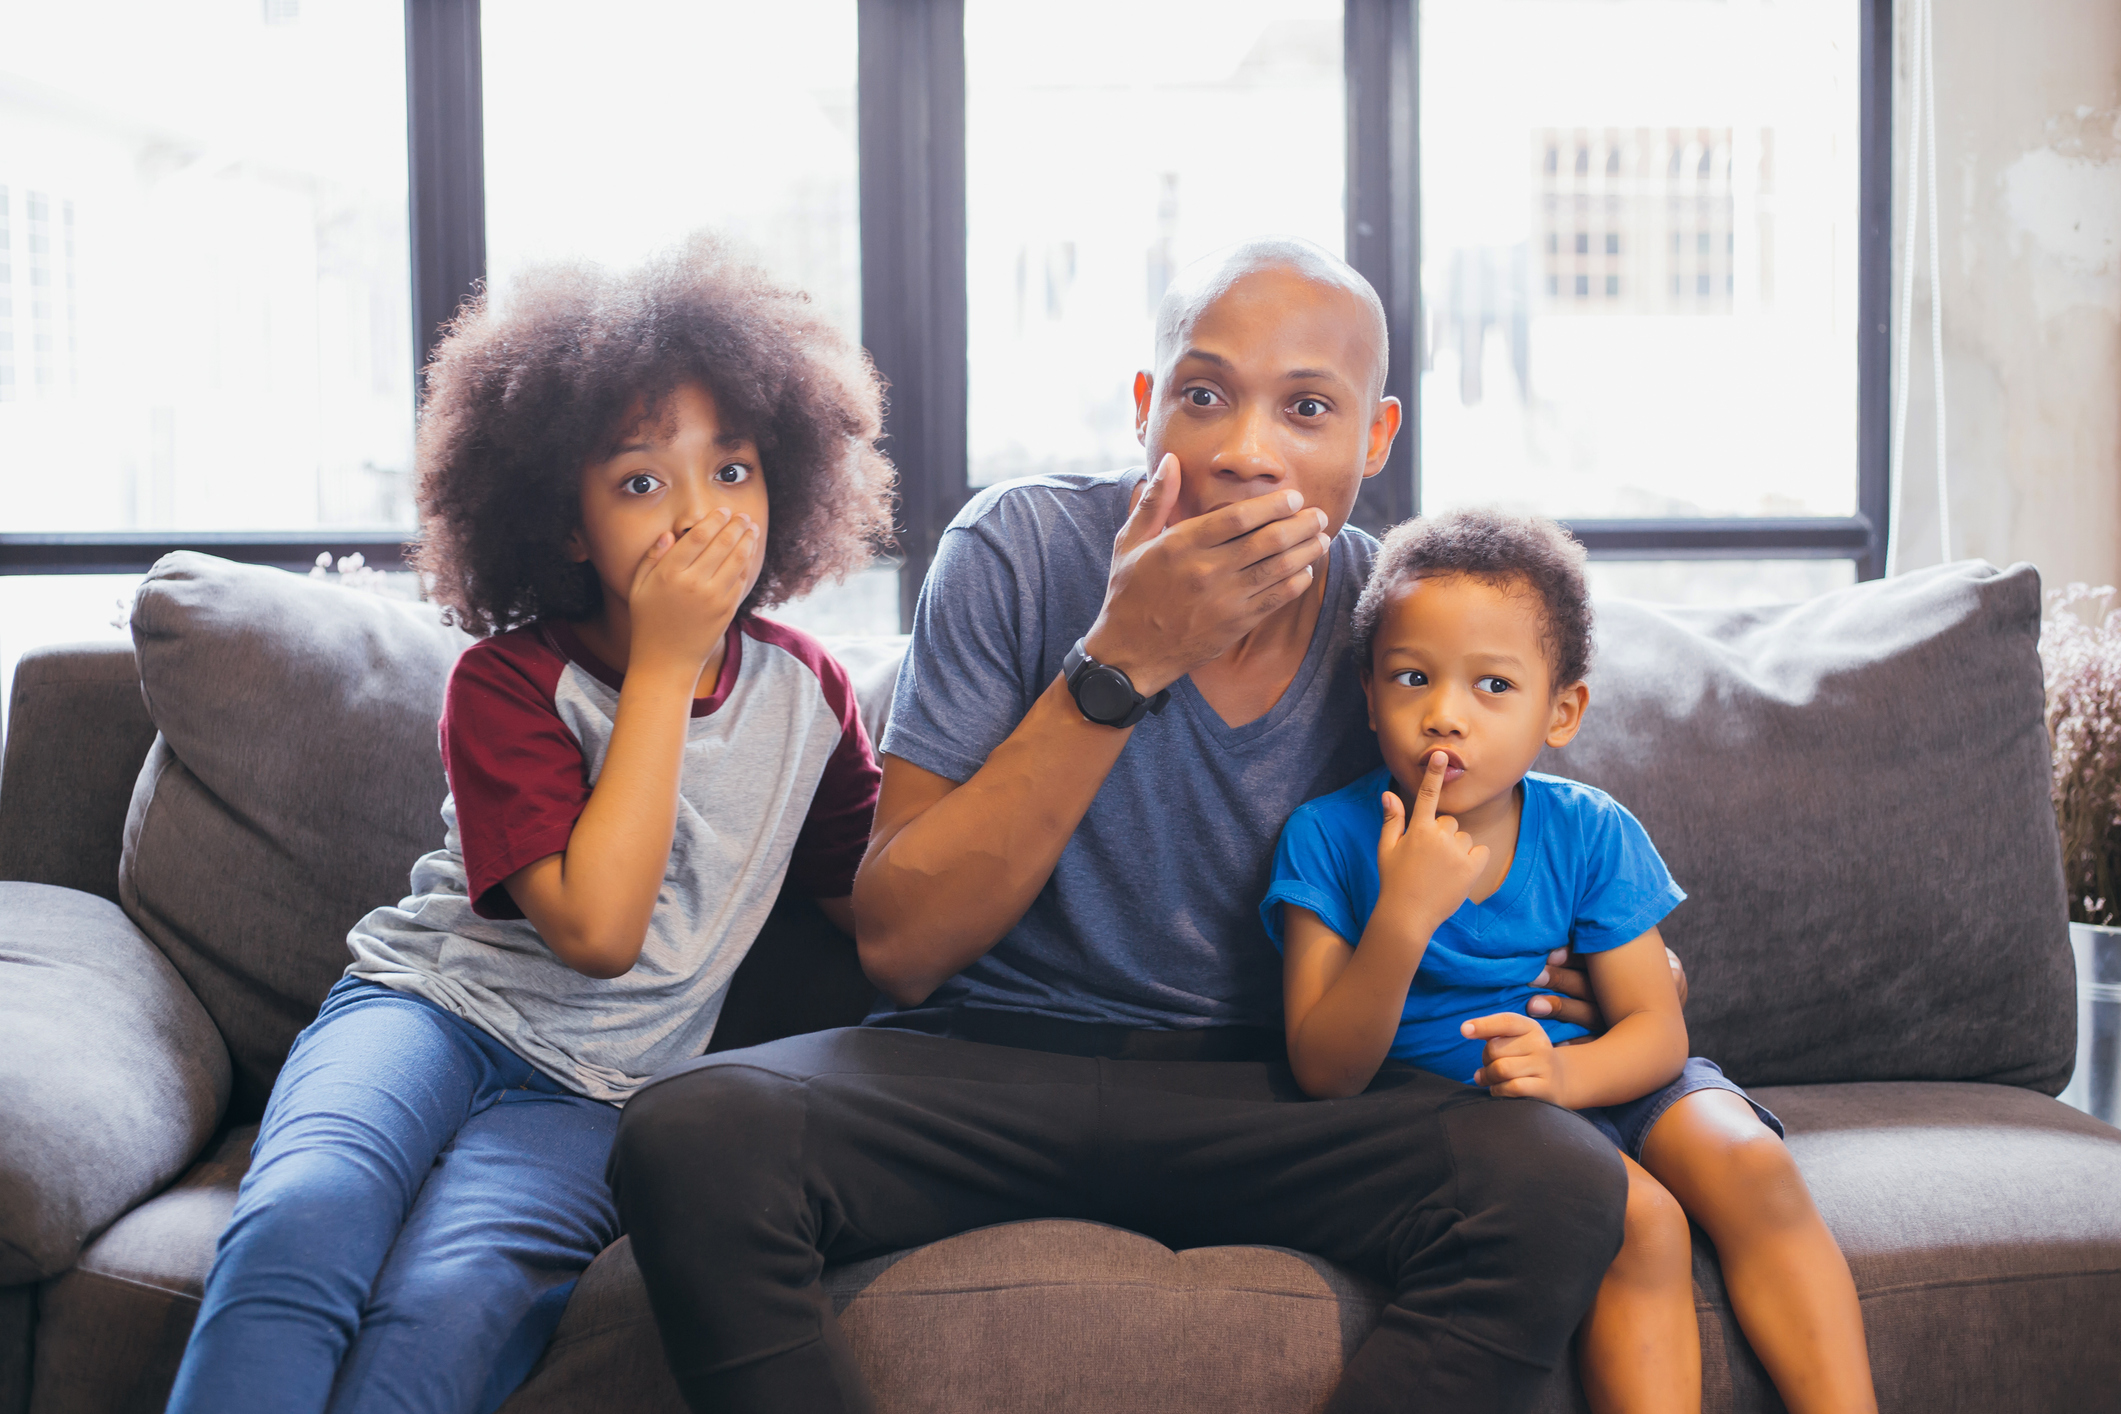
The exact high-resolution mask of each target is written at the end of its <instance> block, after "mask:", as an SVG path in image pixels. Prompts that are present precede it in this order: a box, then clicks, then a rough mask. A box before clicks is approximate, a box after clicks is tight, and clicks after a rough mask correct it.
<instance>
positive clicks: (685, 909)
mask: <svg viewBox="0 0 2121 1414" xmlns="http://www.w3.org/2000/svg"><path fill="white" fill-rule="evenodd" d="M620 682H621V677H620V674H618V673H617V672H615V671H613V670H612V669H611V668H610V667H609V666H608V665H606V664H604V663H603V662H601V661H599V660H598V659H597V657H596V656H595V655H594V654H592V653H591V652H589V651H588V649H587V648H586V647H585V646H584V645H583V643H582V641H581V639H580V638H579V636H578V635H576V634H575V632H574V631H573V630H572V629H571V628H570V627H569V626H568V625H567V624H565V623H563V622H557V621H555V622H547V623H541V624H535V625H532V626H531V627H529V628H523V629H517V630H515V631H513V632H510V633H504V634H499V635H497V636H495V637H493V638H489V639H486V640H484V641H482V642H479V643H477V644H474V645H473V646H472V647H470V648H469V649H467V650H465V652H464V655H463V656H462V657H461V658H459V659H458V660H457V665H456V668H455V670H454V671H453V672H452V673H451V674H450V679H449V691H448V696H447V699H446V701H445V704H444V706H443V710H442V725H441V737H442V763H443V766H444V767H445V768H446V770H447V771H448V774H449V789H450V794H449V798H448V799H447V800H445V801H444V802H443V803H442V821H443V824H444V825H445V827H446V829H447V833H446V835H445V837H444V840H443V844H442V848H440V849H438V850H436V851H435V852H434V853H432V854H429V855H426V856H425V857H423V858H422V859H421V860H420V861H419V862H418V863H417V864H415V865H414V866H413V870H412V895H411V897H409V898H407V899H405V900H404V901H403V902H401V903H399V904H398V905H397V906H396V907H395V908H379V909H377V910H375V911H374V912H373V913H371V914H369V915H368V916H367V917H366V918H364V919H362V920H361V921H360V922H359V923H357V924H356V925H354V929H353V931H352V933H351V934H349V935H348V938H347V944H348V946H349V947H350V948H351V949H352V951H353V955H354V961H353V965H352V966H351V967H349V968H348V969H347V973H348V975H349V976H354V977H363V978H367V979H369V980H371V981H374V982H380V983H382V984H383V985H384V986H387V987H391V988H393V989H395V990H397V991H401V992H409V993H412V994H414V995H417V996H420V997H424V998H426V999H427V1000H429V1001H431V1002H434V1003H435V1004H437V1005H438V1006H441V1007H442V1008H444V1009H445V1010H447V1011H449V1012H452V1013H454V1014H455V1015H457V1016H461V1017H463V1018H464V1019H465V1020H467V1021H469V1022H471V1023H473V1024H474V1025H476V1026H478V1027H480V1028H481V1029H483V1030H485V1031H486V1032H488V1033H489V1034H490V1035H492V1036H494V1037H495V1038H496V1039H498V1040H500V1041H501V1042H502V1043H503V1044H505V1045H507V1046H508V1047H509V1048H510V1049H512V1050H514V1051H515V1052H516V1054H518V1055H520V1056H522V1057H523V1058H524V1059H525V1060H527V1061H529V1062H530V1063H531V1064H532V1065H534V1066H536V1067H537V1068H538V1069H539V1070H541V1071H543V1072H544V1073H545V1074H547V1075H550V1076H551V1077H552V1078H553V1079H555V1080H557V1081H559V1082H560V1083H561V1084H563V1085H566V1086H568V1087H570V1088H572V1089H575V1090H578V1091H580V1092H581V1093H582V1094H585V1095H589V1096H592V1097H593V1098H596V1099H599V1100H608V1101H611V1102H613V1103H622V1102H623V1101H624V1100H625V1099H626V1097H627V1096H628V1095H630V1094H632V1093H633V1091H634V1090H636V1089H637V1088H639V1087H640V1086H641V1085H642V1084H643V1083H644V1082H645V1081H646V1080H647V1079H648V1078H649V1077H650V1076H651V1075H653V1074H655V1072H657V1071H658V1070H661V1069H663V1068H665V1067H666V1066H670V1065H673V1064H675V1063H677V1062H679V1061H683V1060H689V1059H691V1058H692V1057H694V1056H697V1055H699V1054H700V1053H701V1052H702V1051H703V1050H705V1049H706V1046H707V1039H708V1037H709V1036H711V1035H712V1034H713V1032H714V1025H715V1020H716V1018H717V1017H719V1016H720V1015H721V1010H722V1002H723V999H724V998H725V997H727V996H728V994H729V979H730V977H731V976H732V975H733V974H734V973H735V972H736V968H737V964H738V963H739V962H742V961H743V959H744V954H745V953H746V952H748V951H749V950H750V947H751V943H752V940H753V939H754V938H756V937H757V936H758V932H759V929H760V927H761V926H763V925H764V923H765V921H766V915H767V913H768V912H770V911H771V910H772V908H773V903H774V899H775V898H776V897H777V896H778V894H779V893H780V890H781V886H782V883H783V881H784V880H785V882H786V883H788V884H789V885H791V886H792V887H794V888H797V889H799V890H801V891H803V892H805V893H808V894H810V895H812V896H813V897H817V898H843V897H845V896H846V895H847V894H848V893H850V892H851V891H852V890H853V887H854V871H855V868H856V866H857V865H859V864H860V863H861V858H862V851H863V850H864V849H865V848H866V847H867V845H868V842H869V822H870V817H871V816H872V815H873V814H874V813H875V809H876V795H877V785H878V780H879V776H878V771H877V765H876V757H875V754H874V753H873V752H872V751H871V749H870V745H869V738H868V735H867V733H866V732H865V731H864V730H863V728H862V723H861V719H860V717H859V716H858V715H857V714H856V710H855V696H854V689H853V686H852V684H851V683H850V682H849V681H848V678H847V673H846V670H845V669H843V668H842V667H841V666H840V665H839V664H838V663H837V662H835V661H833V659H832V657H831V655H829V654H828V653H826V652H825V650H824V648H823V647H822V646H821V645H820V644H819V643H818V642H817V641H816V640H815V639H813V638H811V637H810V636H809V635H807V634H804V633H801V632H798V631H797V630H795V629H792V628H789V627H787V626H786V625H784V624H777V623H773V622H771V621H768V620H765V619H760V618H757V617H754V616H750V615H746V616H743V617H741V618H739V619H738V620H737V621H736V622H735V623H734V624H732V625H731V626H730V629H729V640H728V648H727V656H726V658H725V659H724V666H723V669H722V672H721V677H720V680H719V681H718V682H717V683H716V686H715V692H714V696H712V697H705V698H699V699H696V700H695V701H694V702H693V704H692V721H691V724H690V727H689V729H688V731H687V734H686V740H685V754H684V757H683V763H682V765H681V767H680V779H679V783H678V815H677V831H676V836H675V838H674V840H673V841H672V844H671V848H670V864H669V867H668V869H667V870H666V871H665V873H664V875H663V887H662V890H661V892H660V893H659V894H658V895H657V896H656V903H655V911H654V913H653V914H652V915H651V917H650V919H649V923H648V936H647V939H646V941H645V942H644V943H643V944H642V946H641V956H640V960H639V961H638V962H636V963H635V964H634V966H633V968H632V970H630V971H628V972H626V973H625V974H624V975H622V976H619V977H612V978H607V979H598V978H593V977H587V976H584V975H583V974H581V973H579V972H576V971H575V970H574V969H573V968H571V967H569V966H568V965H567V964H566V963H564V962H562V961H560V960H559V958H558V957H556V956H555V955H554V954H553V952H552V950H551V949H550V948H548V947H546V945H545V943H544V940H543V939H541V938H540V937H539V936H538V933H537V930H536V929H535V928H533V927H532V926H531V925H530V923H529V922H528V921H527V920H526V919H525V918H524V917H523V914H522V911H521V910H520V909H518V908H517V907H516V906H515V903H514V900H513V899H512V898H511V897H510V896H509V893H508V891H507V890H506V889H505V888H503V887H502V886H501V881H502V880H504V879H506V878H507V877H508V876H509V875H511V874H513V873H515V872H516V871H517V870H518V869H521V868H523V867H524V866H525V865H527V864H531V863H534V862H536V861H537V860H540V859H543V858H545V857H546V856H547V855H552V854H558V853H560V852H562V851H563V850H565V849H566V848H567V841H568V837H569V836H570V835H571V834H572V833H573V832H574V824H575V820H576V819H577V818H578V817H579V816H580V815H581V813H582V807H583V806H584V805H586V804H587V803H588V800H589V792H590V789H591V787H592V786H594V785H595V784H596V780H597V775H598V773H599V772H600V771H601V770H602V769H603V764H604V754H605V752H606V750H607V749H608V748H609V747H610V745H611V726H612V719H613V717H614V716H615V715H616V713H617V711H618V704H619V684H620Z"/></svg>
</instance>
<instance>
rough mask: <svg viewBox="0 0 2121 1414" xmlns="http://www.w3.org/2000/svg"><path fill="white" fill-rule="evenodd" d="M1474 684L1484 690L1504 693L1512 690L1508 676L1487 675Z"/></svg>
mask: <svg viewBox="0 0 2121 1414" xmlns="http://www.w3.org/2000/svg"><path fill="white" fill-rule="evenodd" d="M1473 686H1475V687H1477V688H1479V689H1480V690H1481V691H1482V692H1493V693H1504V692H1508V691H1509V690H1510V680H1509V679H1508V678H1498V677H1485V678H1482V679H1481V680H1480V681H1478V682H1476V683H1474V684H1473Z"/></svg>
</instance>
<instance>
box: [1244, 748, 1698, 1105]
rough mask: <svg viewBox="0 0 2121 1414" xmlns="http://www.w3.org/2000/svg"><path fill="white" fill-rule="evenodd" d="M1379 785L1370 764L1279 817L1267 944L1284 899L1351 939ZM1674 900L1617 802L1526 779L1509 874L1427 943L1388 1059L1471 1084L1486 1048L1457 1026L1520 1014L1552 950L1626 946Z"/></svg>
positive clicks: (1372, 851) (1551, 1026)
mask: <svg viewBox="0 0 2121 1414" xmlns="http://www.w3.org/2000/svg"><path fill="white" fill-rule="evenodd" d="M1390 784H1391V772H1390V771H1389V770H1386V769H1384V768H1382V767H1380V768H1379V769H1377V770H1375V771H1372V772H1371V773H1370V774H1369V775H1367V776H1364V777H1363V778H1362V779H1361V780H1359V781H1357V782H1355V783H1354V784H1353V785H1351V786H1348V787H1346V788H1344V789H1342V790H1337V791H1335V792H1333V794H1331V795H1329V796H1325V797H1323V798H1321V799H1318V800H1314V801H1311V802H1309V803H1308V804H1306V805H1305V806H1304V807H1303V808H1302V809H1300V810H1298V811H1297V812H1296V813H1295V815H1293V816H1291V817H1290V819H1289V824H1288V827H1287V828H1286V829H1284V830H1283V831H1282V832H1281V844H1280V845H1279V846H1278V847H1277V848H1276V849H1275V851H1274V883H1273V884H1272V886H1270V887H1269V888H1268V890H1267V893H1266V902H1264V903H1262V904H1261V905H1260V906H1259V916H1260V919H1261V920H1262V921H1263V922H1264V923H1265V924H1266V926H1267V933H1268V935H1269V936H1270V937H1272V938H1273V939H1274V946H1275V947H1277V948H1279V947H1280V946H1281V945H1282V925H1281V905H1282V904H1283V903H1294V904H1300V905H1302V906H1303V907H1305V908H1308V909H1310V910H1311V911H1312V912H1313V913H1315V914H1317V915H1318V917H1319V921H1321V922H1322V923H1324V924H1325V925H1326V926H1327V927H1328V928H1331V929H1332V930H1333V931H1334V932H1335V933H1338V934H1339V935H1340V937H1341V939H1342V940H1343V941H1345V942H1346V943H1347V944H1348V945H1349V946H1350V947H1353V946H1355V945H1356V944H1358V943H1360V942H1361V941H1362V933H1363V929H1364V928H1366V927H1368V926H1369V922H1370V911H1371V910H1372V909H1374V908H1376V907H1377V891H1378V882H1377V836H1378V833H1379V832H1380V831H1381V830H1382V829H1383V828H1384V819H1385V812H1384V802H1383V797H1384V792H1385V787H1386V786H1388V785H1390ZM1685 898H1686V894H1685V893H1684V892H1683V891H1682V890H1681V889H1680V887H1679V885H1677V884H1675V883H1673V882H1672V876H1671V874H1670V873H1669V872H1668V871H1667V870H1666V869H1665V867H1664V860H1662V859H1660V858H1659V857H1658V855H1657V847H1656V846H1655V845H1653V844H1651V843H1650V837H1649V835H1648V834H1647V833H1646V832H1645V831H1644V830H1643V828H1642V825H1641V824H1640V822H1638V821H1637V820H1636V819H1635V817H1634V816H1633V815H1630V814H1629V813H1628V811H1627V808H1626V807H1625V806H1623V805H1621V803H1620V802H1619V801H1617V800H1615V799H1613V797H1611V796H1610V795H1607V794H1606V793H1605V792H1604V791H1602V790H1599V789H1597V788H1596V787H1593V786H1587V785H1583V784H1580V783H1579V782H1576V781H1569V780H1563V779H1562V778H1561V777H1559V776H1542V775H1540V774H1538V773H1536V772H1535V773H1533V774H1531V775H1528V776H1526V777H1525V778H1524V812H1523V814H1522V816H1521V817H1520V819H1519V823H1518V826H1517V852H1516V853H1515V854H1514V855H1512V856H1511V858H1510V872H1509V873H1508V874H1506V875H1504V876H1503V881H1502V887H1500V888H1498V889H1497V890H1496V891H1495V892H1494V893H1493V894H1491V895H1489V896H1488V899H1487V901H1486V902H1484V903H1473V902H1471V901H1470V900H1469V901H1467V902H1465V903H1461V904H1460V905H1458V911H1457V912H1456V913H1454V914H1452V915H1451V916H1450V917H1449V918H1447V919H1445V920H1444V923H1443V926H1442V927H1440V928H1438V929H1437V930H1436V933H1435V935H1434V936H1433V937H1431V938H1430V939H1429V948H1428V951H1427V952H1425V953H1423V954H1422V958H1421V966H1420V967H1419V968H1417V969H1415V972H1414V985H1413V987H1412V989H1410V990H1409V991H1408V993H1407V1004H1406V1007H1405V1008H1404V1009H1403V1010H1402V1011H1401V1012H1400V1023H1399V1034H1398V1035H1397V1036H1396V1037H1395V1038H1394V1039H1393V1041H1392V1050H1391V1052H1390V1054H1391V1055H1392V1057H1393V1058H1394V1059H1395V1060H1403V1061H1406V1062H1408V1063H1409V1064H1412V1065H1418V1066H1420V1067H1421V1068H1422V1069H1423V1070H1427V1071H1433V1072H1435V1073H1436V1074H1438V1075H1442V1076H1448V1077H1449V1078H1450V1079H1453V1080H1465V1081H1470V1080H1471V1079H1472V1078H1473V1072H1474V1071H1476V1070H1478V1069H1480V1055H1481V1051H1482V1049H1483V1048H1484V1046H1485V1045H1486V1043H1485V1042H1482V1041H1469V1040H1467V1039H1466V1038H1465V1037H1463V1036H1461V1035H1459V1034H1458V1028H1459V1026H1460V1025H1462V1024H1463V1023H1465V1022H1467V1021H1470V1020H1472V1019H1473V1018H1474V1017H1477V1016H1493V1015H1495V1014H1496V1013H1498V1012H1506V1011H1507V1012H1522V1011H1523V1010H1524V1007H1525V1003H1526V1002H1528V1001H1530V1000H1531V999H1532V997H1534V996H1535V995H1540V994H1541V989H1538V988H1535V987H1533V985H1532V979H1533V978H1534V977H1537V976H1538V975H1539V972H1540V969H1541V968H1543V967H1545V966H1546V956H1547V954H1548V953H1550V952H1552V951H1553V950H1554V949H1555V948H1558V947H1564V946H1567V947H1573V948H1575V949H1576V951H1578V952H1580V953H1592V952H1605V951H1606V950H1608V949H1610V948H1617V947H1619V946H1621V945H1622V944H1623V943H1631V942H1633V941H1634V940H1635V939H1637V938H1639V937H1641V936H1642V935H1643V934H1644V933H1647V932H1649V931H1650V929H1652V928H1654V927H1656V926H1657V924H1658V922H1659V920H1661V919H1662V918H1663V917H1664V916H1665V915H1666V914H1667V913H1670V912H1671V911H1672V910H1673V909H1674V908H1675V907H1677V906H1678V905H1679V903H1680V902H1681V901H1682V900H1683V899H1685ZM1540 1024H1541V1025H1542V1026H1544V1027H1546V1029H1547V1035H1548V1036H1550V1037H1552V1038H1553V1040H1554V1041H1555V1042H1556V1043H1557V1044H1558V1043H1560V1042H1562V1041H1569V1040H1574V1039H1575V1038H1576V1037H1578V1036H1583V1035H1586V1034H1588V1033H1587V1032H1585V1030H1584V1029H1583V1028H1582V1027H1581V1026H1576V1025H1572V1024H1570V1023H1568V1022H1565V1021H1554V1020H1550V1019H1542V1020H1541V1022H1540Z"/></svg>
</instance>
